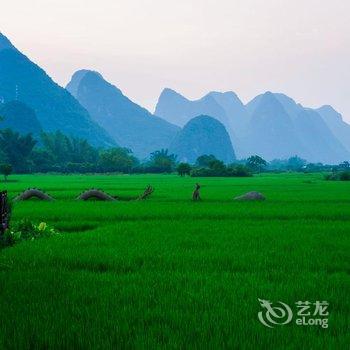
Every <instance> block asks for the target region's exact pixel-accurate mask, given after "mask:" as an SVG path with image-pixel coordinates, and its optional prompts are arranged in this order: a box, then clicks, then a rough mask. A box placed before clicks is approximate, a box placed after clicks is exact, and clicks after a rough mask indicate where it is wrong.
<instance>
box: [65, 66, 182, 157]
mask: <svg viewBox="0 0 350 350" xmlns="http://www.w3.org/2000/svg"><path fill="white" fill-rule="evenodd" d="M67 90H68V91H70V93H71V94H72V95H73V96H75V97H76V98H77V100H78V101H79V102H80V103H81V104H82V105H83V106H84V107H85V108H86V109H87V110H88V111H89V113H90V115H91V117H92V118H93V119H94V120H95V121H96V122H97V123H98V124H99V125H101V126H102V127H103V128H105V129H106V130H107V131H108V133H109V134H110V135H111V136H112V137H113V138H114V140H115V141H116V142H117V143H118V144H119V145H121V146H123V147H127V148H130V149H131V150H132V151H133V152H134V154H135V155H136V156H137V157H140V158H145V157H147V156H149V154H150V153H151V152H154V151H156V150H159V149H162V148H167V147H168V146H169V145H170V143H171V142H172V140H173V139H174V137H175V135H176V134H177V132H178V131H179V130H180V128H179V127H178V126H175V125H173V124H171V123H169V122H167V121H165V120H163V119H162V118H159V117H157V116H154V115H152V114H151V113H150V112H148V111H147V110H146V109H145V108H142V107H141V106H139V105H137V104H136V103H134V102H132V101H131V100H130V99H128V98H127V97H126V96H124V95H123V93H122V92H121V90H119V89H118V88H117V87H115V86H114V85H112V84H110V83H109V82H107V81H106V80H105V79H104V78H103V77H102V75H101V74H99V73H98V72H95V71H89V70H80V71H78V72H76V73H74V75H73V76H72V79H71V81H70V82H69V83H68V85H67Z"/></svg>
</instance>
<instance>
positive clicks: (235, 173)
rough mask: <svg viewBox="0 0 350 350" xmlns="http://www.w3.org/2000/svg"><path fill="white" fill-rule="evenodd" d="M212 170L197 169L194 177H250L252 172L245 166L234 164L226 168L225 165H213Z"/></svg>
mask: <svg viewBox="0 0 350 350" xmlns="http://www.w3.org/2000/svg"><path fill="white" fill-rule="evenodd" d="M213 165H215V166H212V167H211V168H195V169H193V170H192V172H191V176H192V177H249V176H252V173H251V171H250V170H249V168H248V167H246V166H245V165H240V164H238V165H236V164H232V165H229V166H227V167H226V166H225V165H224V164H223V163H222V164H219V163H215V164H214V163H213Z"/></svg>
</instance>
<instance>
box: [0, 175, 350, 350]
mask: <svg viewBox="0 0 350 350" xmlns="http://www.w3.org/2000/svg"><path fill="white" fill-rule="evenodd" d="M13 180H17V182H11V183H7V184H4V183H3V184H1V188H7V189H8V190H9V191H10V194H11V196H15V195H16V194H18V192H20V191H21V190H23V189H26V188H28V187H39V188H42V189H44V190H45V191H47V192H48V193H49V194H50V195H52V196H54V197H55V198H56V199H57V201H55V202H52V203H45V202H39V201H35V200H33V201H28V202H22V203H16V204H15V205H14V212H13V220H14V221H18V220H20V219H22V218H24V217H27V218H30V219H31V220H32V221H35V222H40V221H45V222H47V223H49V224H50V225H53V226H55V227H56V228H57V229H58V230H60V231H61V232H62V234H60V235H59V236H55V237H51V238H43V239H39V240H36V241H27V242H23V243H20V244H18V245H16V246H14V247H12V248H8V249H4V250H2V251H0V315H1V317H0V330H1V331H0V348H6V349H8V348H10V349H12V348H16V349H17V348H20V349H21V348H23V349H29V348H33V349H36V348H39V349H44V348H45V349H46V348H56V349H57V348H59V349H63V348H76V349H113V348H196V349H197V348H211V349H212V348H236V349H237V348H242V349H256V348H262V349H264V348H271V349H326V348H327V349H328V348H330V349H346V348H347V347H348V344H349V343H350V336H349V314H350V301H349V291H350V288H349V287H350V278H349V266H350V262H349V248H350V244H349V242H350V240H349V232H350V183H346V182H328V181H324V180H323V176H322V174H316V175H315V174H313V175H307V174H306V175H305V174H281V175H267V174H265V175H261V176H256V177H254V178H242V179H238V178H206V179H192V178H180V177H177V176H170V175H168V176H166V175H146V176H145V175H133V176H49V175H47V176H44V175H43V176H41V175H40V176H39V175H38V176H13ZM196 181H198V182H200V183H201V184H202V198H203V201H202V202H200V203H193V202H192V201H191V200H190V199H191V192H192V189H193V187H194V183H195V182H196ZM148 184H152V186H154V187H155V192H154V194H153V195H152V197H151V198H150V199H149V200H147V201H144V202H136V201H126V199H130V198H136V197H137V196H138V195H139V194H140V193H141V192H142V191H143V189H144V188H145V187H146V185H148ZM92 187H97V188H101V189H103V190H105V191H107V192H108V193H110V194H111V195H117V196H119V197H120V198H121V199H125V201H123V200H122V201H118V202H93V201H88V202H77V201H75V200H74V198H76V197H77V196H78V194H79V193H81V192H82V190H85V189H88V188H92ZM251 190H256V191H261V192H262V193H264V194H265V195H266V197H267V201H266V202H264V203H239V202H234V201H233V200H232V198H233V197H234V196H237V195H239V194H242V193H244V192H247V191H251ZM258 298H262V299H269V300H272V301H279V300H281V301H283V302H285V303H287V304H289V305H290V306H291V307H292V308H293V310H295V306H293V305H294V303H295V302H297V301H299V300H303V301H305V300H309V301H316V300H327V301H328V302H329V303H330V307H329V312H330V315H329V328H327V329H323V328H321V327H316V326H297V325H296V324H295V323H291V324H288V325H285V326H277V327H276V328H274V329H269V328H266V327H264V326H263V325H262V324H260V323H259V321H258V318H257V314H258V312H259V311H260V310H261V308H260V305H259V302H258Z"/></svg>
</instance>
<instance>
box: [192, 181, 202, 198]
mask: <svg viewBox="0 0 350 350" xmlns="http://www.w3.org/2000/svg"><path fill="white" fill-rule="evenodd" d="M200 188H201V186H200V184H198V183H196V186H195V189H194V191H193V194H192V199H193V200H194V201H200V200H201V196H200Z"/></svg>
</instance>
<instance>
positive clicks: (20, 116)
mask: <svg viewBox="0 0 350 350" xmlns="http://www.w3.org/2000/svg"><path fill="white" fill-rule="evenodd" d="M0 116H1V117H2V118H3V120H0V129H12V130H14V131H16V132H19V133H20V134H22V135H23V134H32V135H34V136H38V135H39V134H40V132H41V130H42V128H41V125H40V123H39V121H38V119H37V117H36V115H35V112H34V110H33V109H31V108H30V107H28V106H27V105H26V104H24V103H23V102H19V101H11V102H7V103H2V104H0Z"/></svg>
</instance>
